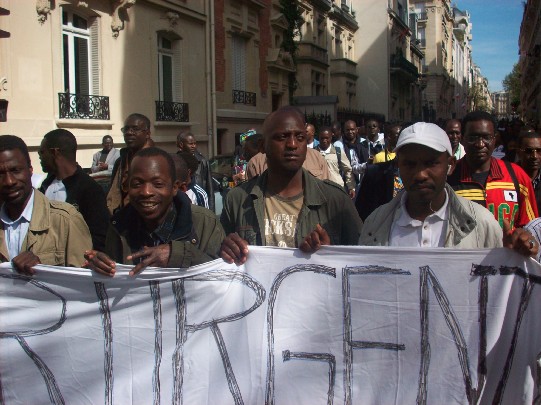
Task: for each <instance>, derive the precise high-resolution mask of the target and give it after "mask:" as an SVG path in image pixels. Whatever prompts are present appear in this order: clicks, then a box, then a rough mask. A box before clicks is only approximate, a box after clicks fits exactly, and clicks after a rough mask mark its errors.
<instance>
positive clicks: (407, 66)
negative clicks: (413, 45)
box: [391, 55, 419, 78]
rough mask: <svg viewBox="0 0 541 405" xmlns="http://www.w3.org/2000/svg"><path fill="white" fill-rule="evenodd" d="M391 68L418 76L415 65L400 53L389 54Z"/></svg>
mask: <svg viewBox="0 0 541 405" xmlns="http://www.w3.org/2000/svg"><path fill="white" fill-rule="evenodd" d="M391 70H398V71H402V72H405V73H407V74H408V75H411V76H413V77H415V78H417V77H418V76H419V70H418V69H417V66H415V65H414V64H413V63H411V62H410V61H409V60H407V59H406V58H404V56H402V55H391Z"/></svg>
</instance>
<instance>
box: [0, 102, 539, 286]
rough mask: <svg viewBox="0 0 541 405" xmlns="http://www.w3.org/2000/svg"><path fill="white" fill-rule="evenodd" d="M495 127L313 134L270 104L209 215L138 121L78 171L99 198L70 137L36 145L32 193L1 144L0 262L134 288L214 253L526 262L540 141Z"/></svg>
mask: <svg viewBox="0 0 541 405" xmlns="http://www.w3.org/2000/svg"><path fill="white" fill-rule="evenodd" d="M502 125H503V123H500V124H497V123H496V122H495V120H494V118H493V117H492V116H491V115H490V114H488V113H485V112H480V111H474V112H471V113H469V114H468V115H466V116H465V117H464V118H463V119H462V120H461V121H460V120H456V119H453V120H449V121H448V122H445V123H442V124H441V125H436V124H432V123H425V122H416V123H386V124H385V125H382V124H381V123H379V122H378V121H377V120H375V119H369V120H367V121H366V122H365V123H364V125H363V126H362V127H360V128H359V127H357V123H356V122H355V121H352V120H350V121H346V122H345V123H343V125H342V124H341V123H338V122H336V123H334V124H333V125H332V126H328V127H327V126H322V127H319V128H316V127H314V126H313V125H311V124H307V123H306V122H305V116H304V114H303V113H302V112H301V111H299V110H298V109H296V108H295V107H291V106H287V107H283V108H280V109H278V110H277V111H274V112H272V113H271V114H269V115H268V116H267V118H266V119H265V121H264V123H263V128H262V131H261V133H257V132H256V131H255V130H250V131H247V132H246V133H245V134H243V135H241V138H240V147H239V149H238V151H237V157H236V159H235V163H234V167H232V174H233V180H234V183H235V184H236V185H235V187H234V188H232V189H231V190H230V191H229V192H228V194H227V196H226V197H225V200H224V201H223V210H222V212H221V215H220V218H219V219H218V217H217V216H216V215H215V213H214V192H213V189H212V187H213V180H212V175H211V172H210V168H209V163H208V160H206V159H205V158H204V157H203V156H202V154H201V153H199V151H198V150H197V143H196V141H195V137H194V136H193V134H191V133H189V132H181V133H180V134H179V135H178V137H177V147H178V152H177V153H174V154H170V153H168V152H166V151H164V150H162V149H160V148H157V147H155V146H154V142H153V141H152V137H151V123H150V121H149V119H148V118H147V117H145V116H144V115H141V114H131V115H129V116H128V117H127V118H126V120H125V122H124V126H123V127H122V133H123V135H124V141H125V144H126V145H125V147H123V148H121V149H120V150H118V149H116V148H114V147H113V140H112V138H111V137H109V136H105V137H104V138H103V149H102V150H100V151H98V152H97V153H96V154H95V155H94V158H93V162H92V167H91V171H92V172H95V173H96V172H105V173H107V175H108V177H109V178H110V184H108V186H107V187H106V188H105V189H104V188H103V187H102V186H100V185H99V184H98V183H97V182H96V181H95V180H94V179H93V178H92V177H91V175H89V174H88V173H86V172H85V171H84V170H83V169H82V168H81V167H80V166H79V165H78V164H77V160H76V154H77V141H76V138H75V136H74V135H73V134H72V133H71V132H69V131H67V130H65V129H56V130H53V131H51V132H49V133H47V134H46V135H45V136H44V137H43V140H42V142H41V145H40V148H39V151H38V155H39V159H40V163H41V166H42V169H43V171H44V172H45V173H46V178H45V179H44V180H43V181H41V182H40V184H39V185H38V184H37V183H36V181H35V179H33V168H32V162H31V161H30V155H29V152H28V148H27V145H26V144H25V143H24V141H23V140H22V139H21V138H19V137H17V136H14V135H2V136H0V200H1V201H2V205H1V208H0V220H1V224H0V225H1V229H0V238H1V239H2V240H1V241H0V259H1V261H3V262H7V261H10V262H11V263H12V266H13V268H14V270H15V271H17V272H20V273H22V274H25V275H33V274H34V273H35V271H36V270H35V266H36V265H38V264H48V265H59V266H75V267H87V268H89V269H91V270H93V271H96V272H98V273H101V274H105V275H109V276H114V274H115V271H116V265H117V263H123V264H133V265H134V267H133V269H132V271H131V273H130V274H131V275H134V276H135V275H136V274H137V273H139V272H141V271H144V269H145V268H146V267H167V268H172V269H175V268H176V269H182V268H187V267H190V266H193V265H197V264H201V263H205V262H208V261H211V260H214V259H217V258H220V257H221V258H222V259H223V260H225V261H227V262H229V263H237V264H239V265H240V264H242V263H244V262H245V261H246V260H247V258H248V255H249V248H250V246H251V245H254V246H277V247H293V248H299V249H300V250H302V251H303V252H305V253H313V252H315V251H317V250H318V249H319V248H320V247H321V246H323V245H372V246H373V245H377V246H408V247H419V248H430V247H453V248H465V249H479V248H494V247H502V246H503V247H506V248H510V249H514V250H516V251H517V252H519V253H520V254H522V255H525V256H533V257H536V255H537V253H538V251H539V242H538V235H539V234H541V231H540V229H541V225H540V224H539V222H541V221H540V220H539V219H537V217H538V204H539V203H540V199H541V172H540V169H541V136H540V135H539V133H538V132H536V131H535V130H534V129H533V128H528V127H524V126H523V125H520V122H519V123H518V124H517V123H516V122H515V123H513V124H512V125H509V126H508V128H503V127H502ZM382 127H383V133H382ZM34 177H35V176H34ZM33 180H34V182H33Z"/></svg>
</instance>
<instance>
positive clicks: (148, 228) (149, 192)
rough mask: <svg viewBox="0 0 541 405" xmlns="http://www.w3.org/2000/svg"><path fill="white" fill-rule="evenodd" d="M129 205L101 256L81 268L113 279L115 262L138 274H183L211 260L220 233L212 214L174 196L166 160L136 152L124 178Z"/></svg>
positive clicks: (148, 151)
mask: <svg viewBox="0 0 541 405" xmlns="http://www.w3.org/2000/svg"><path fill="white" fill-rule="evenodd" d="M128 196H129V201H130V202H129V204H128V205H126V206H125V207H123V208H121V209H120V210H119V211H118V212H116V213H115V214H114V215H113V217H112V219H111V225H110V226H109V230H108V232H107V237H106V240H105V252H98V251H95V250H88V251H86V252H85V258H86V259H87V263H86V266H87V267H89V268H91V269H92V270H95V271H97V272H99V273H101V274H105V275H108V276H114V274H115V271H116V270H115V267H116V265H115V262H117V263H126V264H132V263H133V264H135V267H134V268H133V269H132V271H131V272H130V275H135V274H137V273H139V272H140V271H142V270H143V269H144V268H146V267H149V266H153V267H174V268H186V267H190V266H194V265H197V264H201V263H205V262H208V261H211V260H213V259H216V258H217V257H218V252H219V250H220V244H221V243H222V240H223V239H224V236H225V235H224V231H223V229H222V227H221V225H220V223H219V221H218V220H217V219H216V216H215V215H214V213H213V212H211V211H210V210H208V209H206V208H202V207H198V206H196V205H192V204H191V201H190V199H189V198H188V196H186V195H185V194H184V193H183V192H180V191H179V186H178V181H177V180H176V175H175V164H174V162H173V159H172V158H171V156H170V155H169V154H168V153H167V152H165V151H163V150H161V149H158V148H155V147H150V148H145V149H142V150H140V151H139V152H137V153H136V154H135V155H134V157H133V159H132V161H131V163H130V168H129V172H128Z"/></svg>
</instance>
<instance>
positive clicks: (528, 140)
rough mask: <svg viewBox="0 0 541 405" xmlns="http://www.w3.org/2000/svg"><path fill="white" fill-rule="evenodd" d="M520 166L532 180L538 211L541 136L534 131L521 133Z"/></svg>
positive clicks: (540, 181) (540, 189) (539, 202)
mask: <svg viewBox="0 0 541 405" xmlns="http://www.w3.org/2000/svg"><path fill="white" fill-rule="evenodd" d="M518 157H519V162H518V164H519V166H520V167H522V169H524V171H525V172H526V174H527V175H528V176H529V177H530V179H531V180H532V186H533V189H534V193H535V201H536V203H537V209H538V210H539V207H541V135H539V133H537V132H534V131H533V130H532V131H530V130H527V131H524V132H522V133H521V135H520V138H519V149H518Z"/></svg>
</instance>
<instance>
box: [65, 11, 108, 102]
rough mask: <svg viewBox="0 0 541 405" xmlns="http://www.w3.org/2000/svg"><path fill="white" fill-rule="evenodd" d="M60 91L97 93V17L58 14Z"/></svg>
mask: <svg viewBox="0 0 541 405" xmlns="http://www.w3.org/2000/svg"><path fill="white" fill-rule="evenodd" d="M62 52H63V64H64V66H63V67H64V90H65V92H66V93H75V94H81V95H90V94H96V95H98V94H99V60H98V18H91V19H86V18H84V17H82V16H80V15H78V14H75V13H72V12H70V11H67V10H63V11H62Z"/></svg>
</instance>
